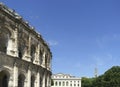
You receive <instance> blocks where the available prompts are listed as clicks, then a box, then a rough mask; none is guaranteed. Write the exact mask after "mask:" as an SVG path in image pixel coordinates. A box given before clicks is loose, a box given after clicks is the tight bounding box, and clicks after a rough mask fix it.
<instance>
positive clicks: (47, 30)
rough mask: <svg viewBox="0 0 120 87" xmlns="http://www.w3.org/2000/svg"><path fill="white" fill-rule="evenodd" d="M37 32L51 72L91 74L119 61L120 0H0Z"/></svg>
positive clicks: (102, 71)
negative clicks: (49, 53) (46, 49)
mask: <svg viewBox="0 0 120 87" xmlns="http://www.w3.org/2000/svg"><path fill="white" fill-rule="evenodd" d="M0 1H1V2H3V3H4V4H6V5H7V6H8V7H9V8H12V9H14V10H16V12H17V13H19V14H20V15H21V16H22V17H23V18H24V19H25V20H27V21H29V23H30V24H31V25H32V26H34V27H35V28H36V31H38V32H40V33H41V34H42V36H43V37H44V39H45V40H46V41H47V42H48V43H49V44H50V48H51V51H52V54H53V60H52V72H53V73H59V72H61V73H67V74H72V75H75V76H80V77H83V76H87V77H93V76H94V70H95V68H97V69H98V75H101V74H103V73H104V72H105V71H106V70H108V69H109V68H111V67H112V66H116V65H120V0H19V1H18V0H0Z"/></svg>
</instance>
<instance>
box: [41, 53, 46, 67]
mask: <svg viewBox="0 0 120 87" xmlns="http://www.w3.org/2000/svg"><path fill="white" fill-rule="evenodd" d="M45 55H46V54H45V51H44V52H43V56H42V58H43V61H42V67H44V68H45Z"/></svg>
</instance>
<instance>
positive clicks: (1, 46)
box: [0, 27, 11, 53]
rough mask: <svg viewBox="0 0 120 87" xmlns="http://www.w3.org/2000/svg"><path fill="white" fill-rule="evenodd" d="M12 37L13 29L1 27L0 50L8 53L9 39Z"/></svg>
mask: <svg viewBox="0 0 120 87" xmlns="http://www.w3.org/2000/svg"><path fill="white" fill-rule="evenodd" d="M10 37H11V31H10V30H9V29H7V28H4V27H0V51H1V52H4V53H6V52H7V47H8V41H9V39H10Z"/></svg>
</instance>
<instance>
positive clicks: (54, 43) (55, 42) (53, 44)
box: [48, 40, 58, 46]
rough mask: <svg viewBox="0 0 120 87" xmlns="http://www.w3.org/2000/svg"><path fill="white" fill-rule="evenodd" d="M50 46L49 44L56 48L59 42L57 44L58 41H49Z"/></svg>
mask: <svg viewBox="0 0 120 87" xmlns="http://www.w3.org/2000/svg"><path fill="white" fill-rule="evenodd" d="M48 44H49V45H50V46H56V45H58V42H57V41H54V40H49V41H48Z"/></svg>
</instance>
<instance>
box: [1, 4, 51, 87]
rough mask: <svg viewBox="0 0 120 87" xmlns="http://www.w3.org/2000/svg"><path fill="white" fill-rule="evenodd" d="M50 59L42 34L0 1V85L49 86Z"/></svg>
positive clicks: (2, 86) (18, 86) (20, 86)
mask: <svg viewBox="0 0 120 87" xmlns="http://www.w3.org/2000/svg"><path fill="white" fill-rule="evenodd" d="M51 60H52V53H51V51H50V48H49V46H48V44H47V43H46V42H45V40H44V39H43V38H42V36H41V35H40V34H38V33H37V32H36V31H35V30H34V29H33V27H31V26H30V25H29V24H28V23H27V22H26V21H24V19H23V18H22V17H21V16H20V15H18V14H17V13H16V12H15V11H14V10H12V9H10V8H8V7H6V6H5V5H4V4H2V3H0V87H50V86H51V85H50V82H51V75H52V72H51Z"/></svg>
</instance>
